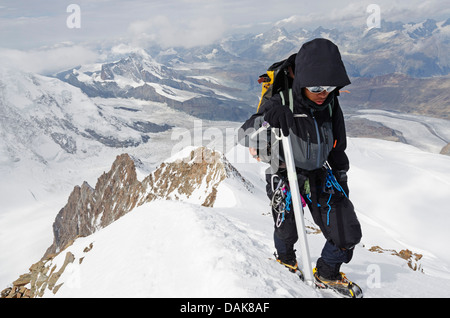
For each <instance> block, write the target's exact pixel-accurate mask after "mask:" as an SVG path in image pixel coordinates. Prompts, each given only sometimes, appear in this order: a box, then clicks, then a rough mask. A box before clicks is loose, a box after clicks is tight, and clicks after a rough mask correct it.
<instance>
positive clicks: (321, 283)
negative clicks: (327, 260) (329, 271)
mask: <svg viewBox="0 0 450 318" xmlns="http://www.w3.org/2000/svg"><path fill="white" fill-rule="evenodd" d="M313 274H314V280H315V284H316V286H317V287H318V288H321V289H331V290H333V291H334V292H336V293H338V294H340V295H341V296H344V297H349V298H362V297H363V292H362V290H361V288H360V287H359V286H358V285H357V284H355V283H353V282H352V281H350V280H348V279H347V277H346V276H345V274H344V273H342V272H340V273H339V274H338V275H337V276H336V277H333V278H332V279H329V278H325V277H322V276H320V274H319V272H318V270H317V267H316V268H314V269H313Z"/></svg>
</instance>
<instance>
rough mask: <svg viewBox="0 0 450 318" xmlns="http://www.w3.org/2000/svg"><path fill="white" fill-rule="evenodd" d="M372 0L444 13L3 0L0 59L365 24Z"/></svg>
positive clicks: (434, 3)
mask: <svg viewBox="0 0 450 318" xmlns="http://www.w3.org/2000/svg"><path fill="white" fill-rule="evenodd" d="M371 3H374V4H377V5H378V6H379V8H380V10H381V12H380V14H381V18H382V19H384V20H387V21H403V22H417V21H422V20H424V19H426V18H433V19H436V20H445V19H447V18H449V17H450V5H449V4H448V0H429V1H423V0H402V1H400V0H369V1H360V0H358V1H355V0H339V1H335V0H325V1H317V0H313V1H311V0H310V1H303V0H278V1H261V0H248V1H246V0H239V1H237V0H147V1H144V0H127V1H125V0H89V1H87V0H69V1H65V0H34V1H25V0H3V1H0V59H2V58H6V57H7V58H8V59H12V60H14V61H15V62H18V61H21V63H20V64H23V63H25V64H28V63H27V62H26V60H29V64H33V65H35V66H34V67H35V68H37V69H39V68H42V67H43V66H42V64H41V66H40V67H38V66H36V63H35V61H36V60H39V59H41V60H42V59H46V60H48V58H49V57H50V58H53V63H54V64H58V65H56V66H55V68H57V67H59V64H64V63H67V61H68V60H71V59H73V60H74V61H78V62H79V63H86V62H88V61H94V60H95V59H99V58H100V56H99V53H98V51H97V50H96V49H95V46H97V47H99V46H104V45H111V44H114V43H116V44H117V43H127V44H130V45H136V46H139V45H145V44H146V43H148V42H149V41H157V42H158V43H160V44H161V45H162V46H163V47H171V46H185V47H192V46H196V45H201V44H208V43H211V42H214V41H217V40H219V39H221V38H223V37H224V36H226V35H228V34H230V33H235V32H249V31H251V32H257V31H258V30H260V31H261V32H263V31H265V30H267V29H269V28H270V27H272V26H273V25H275V24H276V23H277V22H279V23H280V21H282V22H281V23H284V24H286V27H288V28H294V27H304V28H307V29H311V28H315V27H317V26H319V25H321V26H324V27H328V28H332V27H340V28H343V27H345V26H350V25H351V26H356V27H360V28H361V30H364V28H366V20H367V18H368V17H369V15H370V13H368V12H366V10H367V7H368V6H369V5H370V4H371ZM70 4H76V5H77V6H78V8H79V9H80V11H79V16H78V17H79V19H77V20H71V21H72V25H71V26H74V24H73V23H74V22H77V23H79V24H78V25H77V26H79V28H78V27H76V28H69V27H68V23H67V20H68V18H70V17H75V16H74V14H76V11H73V10H69V12H67V9H68V7H69V5H70ZM69 8H70V7H69ZM283 21H284V22H283ZM69 24H70V22H69ZM60 56H65V57H67V56H70V58H65V59H60V58H59V59H58V57H60ZM42 63H44V62H42ZM61 67H63V65H61Z"/></svg>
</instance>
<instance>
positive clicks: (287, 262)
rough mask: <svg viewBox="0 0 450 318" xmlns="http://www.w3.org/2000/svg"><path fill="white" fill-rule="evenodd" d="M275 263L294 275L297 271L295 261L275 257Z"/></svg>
mask: <svg viewBox="0 0 450 318" xmlns="http://www.w3.org/2000/svg"><path fill="white" fill-rule="evenodd" d="M277 262H278V263H280V264H281V265H284V266H286V267H287V268H288V269H289V271H291V272H293V273H295V272H296V271H297V270H298V263H297V260H296V259H284V260H283V259H282V258H280V257H277Z"/></svg>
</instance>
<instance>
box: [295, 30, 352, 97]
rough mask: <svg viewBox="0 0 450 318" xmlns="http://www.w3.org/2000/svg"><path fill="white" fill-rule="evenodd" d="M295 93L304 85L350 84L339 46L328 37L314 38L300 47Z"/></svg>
mask: <svg viewBox="0 0 450 318" xmlns="http://www.w3.org/2000/svg"><path fill="white" fill-rule="evenodd" d="M295 65H296V66H297V67H296V68H295V79H294V84H293V89H294V93H301V88H302V87H310V86H337V87H338V88H342V87H344V86H346V85H349V84H350V79H349V78H348V75H347V72H346V70H345V66H344V63H343V62H342V59H341V54H340V53H339V49H338V47H337V46H336V45H335V44H334V43H333V42H331V41H329V40H327V39H314V40H312V41H309V42H306V43H304V44H303V46H302V47H301V48H300V51H299V52H298V54H297V56H296V59H295Z"/></svg>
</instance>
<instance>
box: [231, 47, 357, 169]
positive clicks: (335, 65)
mask: <svg viewBox="0 0 450 318" xmlns="http://www.w3.org/2000/svg"><path fill="white" fill-rule="evenodd" d="M349 84H350V80H349V78H348V76H347V73H346V70H345V66H344V64H343V62H342V59H341V55H340V53H339V49H338V47H337V46H336V45H335V44H333V43H332V42H331V41H329V40H326V39H315V40H312V41H310V42H307V43H305V44H303V46H302V47H301V49H300V51H299V52H298V54H297V56H296V59H295V78H294V81H293V84H292V91H293V100H294V102H293V104H294V105H293V112H294V125H293V126H292V127H291V128H290V134H291V136H292V137H291V140H292V148H293V152H294V160H295V165H296V167H297V168H300V169H302V170H307V171H312V170H316V169H319V168H321V167H322V165H323V164H324V162H325V161H327V160H328V163H329V164H330V166H331V167H332V168H333V170H341V171H347V170H348V169H349V161H348V158H347V155H346V154H345V149H346V146H347V142H346V132H345V123H344V116H343V113H342V110H341V107H340V105H339V101H338V96H339V89H341V88H342V87H344V86H346V85H349ZM310 86H336V87H337V88H336V89H335V90H334V91H333V92H332V93H330V94H329V95H328V97H327V99H326V101H325V102H324V103H323V104H322V105H317V104H316V103H314V102H312V101H311V100H309V99H308V98H306V96H305V95H304V94H303V92H302V91H303V88H304V87H310ZM279 105H282V99H281V97H280V94H274V95H273V96H272V98H271V99H270V100H268V101H267V102H266V103H264V105H262V106H261V107H260V109H259V110H258V113H257V114H254V115H253V116H252V117H250V118H249V119H248V120H247V121H246V122H245V123H244V124H243V125H242V127H241V131H251V130H248V129H249V128H253V129H255V130H257V129H258V128H259V127H261V124H262V123H263V121H264V114H265V113H266V112H267V111H268V110H269V109H270V108H272V107H275V106H279ZM285 107H287V106H285ZM240 135H241V136H242V134H240ZM240 142H241V143H243V144H245V145H246V146H250V147H254V148H257V146H256V145H257V144H256V143H253V144H252V142H251V141H250V142H249V141H248V135H247V136H246V140H245V141H242V140H240ZM281 154H282V151H281Z"/></svg>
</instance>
